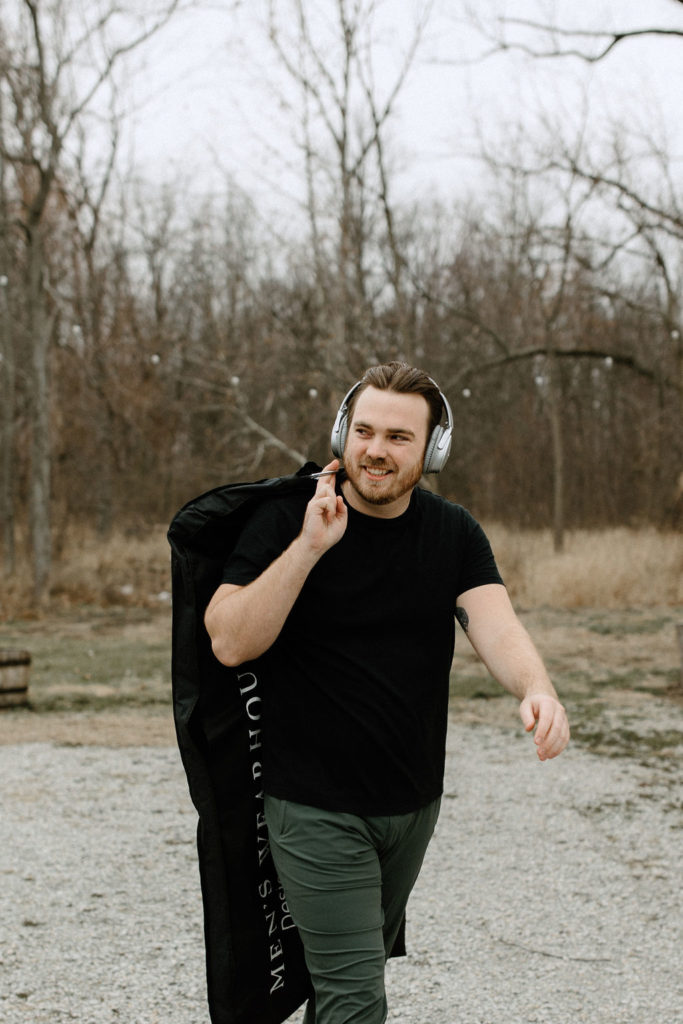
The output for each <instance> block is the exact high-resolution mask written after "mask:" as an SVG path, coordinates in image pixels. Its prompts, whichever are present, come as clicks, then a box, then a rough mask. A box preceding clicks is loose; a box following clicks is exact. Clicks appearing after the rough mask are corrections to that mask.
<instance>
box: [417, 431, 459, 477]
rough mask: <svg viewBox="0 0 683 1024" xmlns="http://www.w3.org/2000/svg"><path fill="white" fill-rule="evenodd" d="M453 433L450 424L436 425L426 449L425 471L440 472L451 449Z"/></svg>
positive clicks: (423, 468)
mask: <svg viewBox="0 0 683 1024" xmlns="http://www.w3.org/2000/svg"><path fill="white" fill-rule="evenodd" d="M451 433H452V427H451V426H450V425H449V426H447V427H442V426H437V427H434V429H433V430H432V436H431V437H430V438H429V442H428V444H427V448H426V450H425V458H424V464H423V466H422V472H423V473H440V472H441V470H442V469H443V467H444V466H445V465H446V460H447V459H448V455H449V453H450V450H451Z"/></svg>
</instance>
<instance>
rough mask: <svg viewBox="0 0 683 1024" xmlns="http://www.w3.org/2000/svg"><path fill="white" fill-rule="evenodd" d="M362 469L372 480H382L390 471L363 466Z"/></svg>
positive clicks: (377, 467) (385, 468) (378, 467)
mask: <svg viewBox="0 0 683 1024" xmlns="http://www.w3.org/2000/svg"><path fill="white" fill-rule="evenodd" d="M363 469H364V470H365V472H366V473H367V474H368V476H371V477H372V478H373V480H382V479H383V478H384V477H385V476H389V474H390V473H391V470H390V469H387V467H386V466H363Z"/></svg>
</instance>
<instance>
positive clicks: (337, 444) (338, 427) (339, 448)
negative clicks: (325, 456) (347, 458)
mask: <svg viewBox="0 0 683 1024" xmlns="http://www.w3.org/2000/svg"><path fill="white" fill-rule="evenodd" d="M360 385H361V382H360V381H357V383H355V384H354V385H353V387H352V388H351V390H350V391H348V392H347V393H346V395H345V396H344V401H343V402H342V404H341V405H340V406H339V409H338V410H337V415H336V416H335V419H334V426H333V427H332V433H331V434H330V448H331V449H332V454H333V455H335V456H336V457H337V458H338V459H342V458H343V457H344V445H345V444H346V435H347V433H348V430H349V402H350V401H351V397H352V395H353V393H354V391H355V390H356V388H359V387H360Z"/></svg>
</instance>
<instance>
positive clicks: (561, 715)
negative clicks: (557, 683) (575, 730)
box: [519, 693, 569, 761]
mask: <svg viewBox="0 0 683 1024" xmlns="http://www.w3.org/2000/svg"><path fill="white" fill-rule="evenodd" d="M519 714H520V717H521V719H522V723H523V725H524V728H525V729H526V731H527V732H531V730H532V729H533V728H534V727H535V728H536V732H535V734H534V743H535V744H536V752H537V754H538V757H539V760H541V761H548V760H550V758H552V757H557V755H558V754H561V753H562V751H563V750H564V748H565V747H566V746H567V744H568V743H569V722H568V720H567V712H566V711H565V709H564V708H563V706H562V705H561V704H560V702H559V700H557V699H556V698H555V697H551V696H550V694H548V693H530V694H529V695H528V696H527V697H525V698H524V700H523V701H522V703H521V704H520V706H519Z"/></svg>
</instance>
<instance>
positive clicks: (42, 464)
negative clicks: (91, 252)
mask: <svg viewBox="0 0 683 1024" xmlns="http://www.w3.org/2000/svg"><path fill="white" fill-rule="evenodd" d="M28 270H29V281H28V301H29V311H28V312H29V316H28V323H29V338H30V344H31V370H32V385H33V387H32V395H31V399H32V406H31V427H32V448H31V480H30V523H31V547H32V554H33V591H34V597H35V600H36V602H37V603H38V604H40V603H41V602H42V601H43V600H44V598H45V595H46V593H47V589H48V585H49V577H50V566H51V561H52V540H51V532H50V525H51V517H50V511H51V509H50V387H49V350H50V326H49V321H48V316H47V312H46V310H45V305H44V303H45V296H44V293H43V289H42V278H43V253H42V237H41V231H40V227H36V228H35V229H34V231H33V232H32V233H31V240H30V246H29V268H28Z"/></svg>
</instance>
